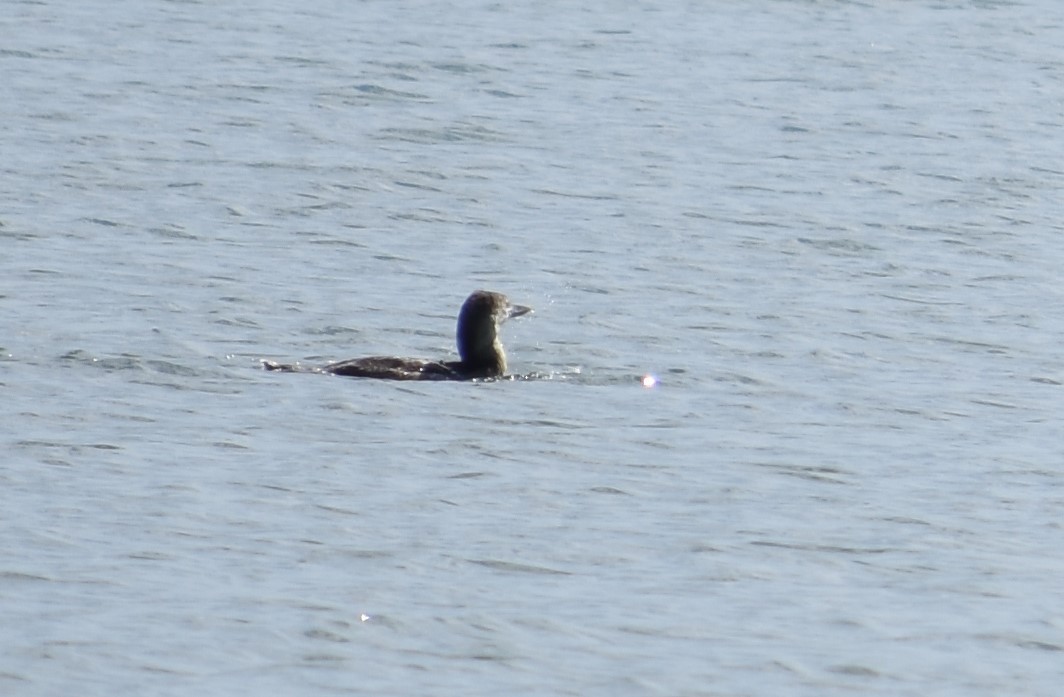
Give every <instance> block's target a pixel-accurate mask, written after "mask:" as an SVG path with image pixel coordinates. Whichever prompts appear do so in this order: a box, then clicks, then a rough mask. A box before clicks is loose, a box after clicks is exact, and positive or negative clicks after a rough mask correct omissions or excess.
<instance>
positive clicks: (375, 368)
mask: <svg viewBox="0 0 1064 697" xmlns="http://www.w3.org/2000/svg"><path fill="white" fill-rule="evenodd" d="M531 312H532V308H530V307H525V306H524V305H513V304H511V303H510V300H509V298H507V297H506V296H505V295H503V294H502V293H493V292H491V291H486V290H478V291H474V292H473V293H472V294H471V295H470V296H469V297H468V298H466V300H465V302H464V303H462V309H461V310H460V311H459V312H458V329H457V331H456V335H457V343H458V355H459V357H460V360H457V361H431V360H426V359H423V358H398V357H393V356H370V357H368V358H352V359H350V360H346V361H339V362H337V363H329V364H327V365H324V366H321V367H320V368H302V367H300V366H299V365H298V364H285V363H275V362H273V361H263V362H262V365H263V367H264V368H266V370H280V371H283V372H290V373H291V372H300V371H307V370H309V371H310V372H315V373H330V374H332V375H344V376H347V377H356V378H377V379H380V380H475V379H477V378H497V377H502V376H503V375H504V374H505V373H506V353H505V352H504V351H503V348H502V342H500V341H499V325H500V324H502V323H503V322H505V321H506V320H508V319H510V318H512V317H520V316H521V315H527V314H529V313H531Z"/></svg>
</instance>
